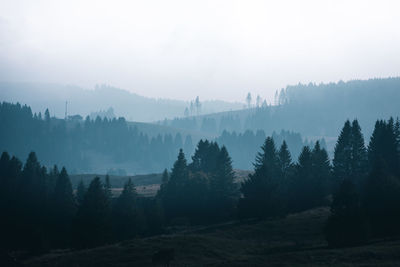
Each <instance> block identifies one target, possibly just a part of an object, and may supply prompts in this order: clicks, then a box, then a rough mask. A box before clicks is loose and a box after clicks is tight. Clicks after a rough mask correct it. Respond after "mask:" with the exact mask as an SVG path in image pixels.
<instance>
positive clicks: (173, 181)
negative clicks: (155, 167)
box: [159, 149, 189, 219]
mask: <svg viewBox="0 0 400 267" xmlns="http://www.w3.org/2000/svg"><path fill="white" fill-rule="evenodd" d="M188 178H189V172H188V168H187V162H186V158H185V154H184V153H183V150H182V149H180V150H179V154H178V158H177V160H176V161H175V163H174V166H173V168H172V171H171V175H170V178H169V181H168V184H167V185H166V186H165V187H163V190H164V188H165V192H163V193H162V195H161V197H162V203H163V207H164V211H165V215H166V217H167V219H171V218H174V217H176V216H182V215H183V214H184V207H183V205H184V204H185V203H183V202H182V200H183V198H184V194H185V192H184V187H185V185H186V183H187V181H188ZM160 194H161V193H160ZM160 194H159V195H160Z"/></svg>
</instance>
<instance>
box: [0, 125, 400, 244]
mask: <svg viewBox="0 0 400 267" xmlns="http://www.w3.org/2000/svg"><path fill="white" fill-rule="evenodd" d="M399 163H400V123H399V120H398V119H397V121H394V120H393V119H389V120H388V121H383V120H379V121H377V122H376V124H375V128H374V132H373V134H372V136H371V139H370V142H369V144H368V146H367V147H366V146H365V144H364V137H363V135H362V133H361V128H360V125H359V124H358V121H357V120H354V121H352V122H350V121H346V122H345V124H344V127H343V129H342V131H341V133H340V135H339V138H338V140H337V144H336V147H335V153H334V158H333V161H332V164H331V162H330V160H329V158H328V155H327V152H326V151H325V149H324V148H322V147H321V145H320V143H319V142H316V143H315V144H314V145H313V147H311V148H310V147H309V146H304V147H303V149H302V151H301V153H300V155H299V157H298V160H297V162H296V163H294V162H293V160H292V157H291V154H290V152H289V149H288V146H287V144H286V142H285V141H284V142H283V143H282V144H281V146H279V148H277V147H276V145H275V142H274V139H273V138H272V137H266V139H265V141H264V144H263V145H262V147H261V151H260V152H259V153H258V155H257V157H256V159H255V162H254V172H253V173H251V174H250V175H249V176H248V178H247V179H245V180H244V181H242V182H240V183H238V182H237V181H235V179H236V178H235V176H234V172H233V170H232V160H231V158H230V156H229V154H228V151H227V149H226V147H224V146H222V147H220V146H219V145H218V144H217V143H216V142H210V141H207V140H205V141H203V140H201V141H200V142H199V143H198V144H197V147H196V150H195V152H194V154H193V156H192V158H191V162H190V163H188V162H187V160H186V158H185V154H184V152H183V150H182V149H181V150H180V151H179V153H178V157H177V160H176V161H175V163H174V164H173V167H172V169H171V171H170V172H168V170H165V171H164V173H163V178H162V184H161V186H160V189H159V191H158V193H157V195H156V196H155V197H153V198H142V197H139V196H138V195H137V193H136V190H135V186H134V185H133V183H132V182H131V181H130V180H128V181H127V183H126V184H125V185H124V189H123V191H122V193H121V194H120V195H119V196H118V197H114V196H113V195H112V192H111V187H112V186H111V181H110V180H109V178H105V180H104V181H101V180H100V178H98V177H96V178H94V179H93V180H92V182H91V183H90V185H89V186H88V187H87V188H86V186H85V185H84V184H83V183H80V184H79V186H78V187H77V189H76V190H75V191H74V190H73V189H72V186H71V182H70V179H69V177H68V174H67V171H66V169H65V168H62V169H61V171H59V170H58V168H57V167H56V166H55V167H53V168H52V169H50V170H48V169H47V168H46V167H44V166H42V165H41V164H40V163H39V162H38V160H37V158H36V155H35V153H33V152H32V153H30V154H29V156H28V159H27V160H26V163H25V164H22V163H21V161H20V160H18V159H17V158H16V157H10V156H9V154H8V153H7V152H4V153H3V154H2V156H1V158H0V190H1V192H0V212H1V213H2V214H3V215H5V216H4V219H3V220H2V224H3V226H2V227H1V228H0V231H2V233H1V234H2V237H4V238H2V242H1V246H2V247H3V248H6V249H27V250H32V251H37V250H43V249H47V248H54V247H56V248H58V247H60V248H61V247H76V248H84V247H93V246H97V245H101V244H106V243H110V242H115V241H118V240H123V239H128V238H133V237H137V236H146V235H151V234H156V233H161V232H163V231H165V230H166V229H168V227H169V226H177V225H193V224H208V223H215V222H220V221H227V220H231V219H236V218H239V219H244V218H258V219H265V218H271V217H281V216H285V215H287V214H289V213H293V212H299V211H304V210H307V209H311V208H314V207H318V206H326V205H331V211H332V212H331V216H330V218H329V219H328V221H327V224H326V228H325V234H326V238H327V241H328V243H329V245H331V246H346V245H354V244H359V243H363V242H366V241H367V240H369V239H370V238H380V237H387V236H393V235H396V234H399V230H398V227H397V226H398V223H399V222H400V210H399V207H400V205H399V204H400V197H399V196H400V181H399V180H400V164H399ZM331 196H332V200H331V199H330V198H331Z"/></svg>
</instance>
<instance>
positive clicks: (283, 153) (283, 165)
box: [278, 140, 292, 180]
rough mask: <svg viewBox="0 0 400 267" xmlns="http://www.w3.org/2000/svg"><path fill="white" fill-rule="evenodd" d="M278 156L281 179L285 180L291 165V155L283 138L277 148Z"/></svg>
mask: <svg viewBox="0 0 400 267" xmlns="http://www.w3.org/2000/svg"><path fill="white" fill-rule="evenodd" d="M278 158H279V171H280V173H281V177H282V179H283V180H286V179H287V177H288V175H289V172H290V169H291V167H292V157H291V155H290V152H289V149H288V146H287V144H286V141H285V140H284V141H283V143H282V145H281V147H280V149H279V152H278Z"/></svg>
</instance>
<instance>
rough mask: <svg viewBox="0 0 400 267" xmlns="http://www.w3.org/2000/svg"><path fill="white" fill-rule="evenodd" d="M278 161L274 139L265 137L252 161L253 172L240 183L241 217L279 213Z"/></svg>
mask: <svg viewBox="0 0 400 267" xmlns="http://www.w3.org/2000/svg"><path fill="white" fill-rule="evenodd" d="M278 174H279V161H278V155H277V152H276V148H275V144H274V141H273V139H272V138H271V137H267V139H266V140H265V142H264V144H263V146H262V147H261V152H259V153H258V154H257V157H256V162H255V163H254V174H250V175H249V178H248V179H247V180H245V181H244V182H243V183H242V187H241V192H242V194H243V198H242V199H240V202H239V213H240V215H241V216H242V217H258V218H265V217H270V216H276V215H278V214H279V213H280V210H281V207H280V204H281V203H279V202H281V201H280V199H279V191H278V190H279V183H278Z"/></svg>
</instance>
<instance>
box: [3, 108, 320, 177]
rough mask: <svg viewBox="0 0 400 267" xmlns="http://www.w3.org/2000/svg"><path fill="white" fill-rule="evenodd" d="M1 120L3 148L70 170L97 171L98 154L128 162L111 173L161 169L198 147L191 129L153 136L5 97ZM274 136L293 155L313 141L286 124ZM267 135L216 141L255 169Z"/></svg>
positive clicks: (238, 162) (229, 135)
mask: <svg viewBox="0 0 400 267" xmlns="http://www.w3.org/2000/svg"><path fill="white" fill-rule="evenodd" d="M0 123H1V125H2V126H3V129H4V130H3V131H1V132H0V149H1V150H3V151H4V150H6V151H8V152H10V153H12V154H13V155H17V156H18V157H20V158H21V157H24V156H25V155H27V154H28V153H29V152H30V151H35V152H36V153H37V155H38V156H39V157H40V158H41V160H42V163H43V164H44V165H46V166H52V165H53V164H57V165H60V166H61V165H62V166H66V167H67V168H68V170H69V172H70V173H93V172H96V171H97V172H98V170H99V169H101V168H104V167H103V166H104V163H102V162H99V160H98V159H99V158H102V159H103V158H106V159H103V161H107V163H110V164H115V166H120V165H122V164H123V165H124V167H115V168H112V167H110V168H109V169H107V170H103V169H101V171H102V172H106V171H107V172H108V173H109V174H124V173H125V174H126V173H127V172H129V173H132V172H135V173H150V172H161V171H162V170H163V169H164V168H166V167H168V166H171V165H172V164H173V162H174V160H175V155H176V153H178V151H179V149H180V148H182V149H183V152H184V153H185V154H187V155H191V154H192V153H193V152H194V149H195V147H194V145H195V144H194V143H193V142H194V140H192V137H191V135H186V136H182V135H181V134H180V133H177V134H176V135H175V136H173V135H171V134H164V135H161V134H159V135H157V136H155V137H151V138H150V137H149V136H148V135H146V134H144V133H142V132H140V131H139V130H138V128H137V127H131V126H130V125H129V123H128V122H127V121H125V119H124V118H112V119H109V118H107V117H104V118H101V117H99V116H98V117H96V118H95V119H91V118H90V117H87V118H86V119H85V120H83V121H81V120H78V121H75V120H73V119H71V120H64V119H56V118H54V117H51V114H50V112H49V111H48V110H46V111H45V113H44V115H43V116H42V114H41V113H38V114H36V113H35V114H33V113H32V110H31V109H30V107H28V106H26V105H24V106H23V105H20V104H10V103H6V102H3V103H1V104H0ZM221 123H222V122H221ZM228 126H229V121H227V124H224V127H227V129H228V128H229V127H228ZM204 127H206V126H204ZM206 128H207V127H206ZM272 136H273V138H274V140H275V141H276V143H277V144H281V143H282V142H283V140H286V142H287V144H288V145H289V147H290V152H291V153H292V155H293V156H294V157H297V156H298V155H299V154H300V152H301V148H302V146H304V145H308V144H309V143H308V142H306V141H304V142H303V140H302V137H301V135H300V134H298V133H294V132H289V131H283V130H282V131H281V132H279V133H275V132H273V133H272ZM265 137H266V133H265V132H264V131H263V130H259V131H256V132H253V131H245V132H244V133H236V132H235V131H233V132H229V131H223V132H222V134H221V135H220V136H219V137H217V138H215V141H216V142H217V143H218V144H219V145H221V146H223V145H224V146H226V147H227V148H228V149H229V151H230V154H231V156H232V160H233V164H234V168H240V169H246V170H250V169H251V168H252V165H251V161H252V159H253V158H254V155H255V154H256V153H257V149H258V147H259V146H260V145H261V144H262V143H263V140H264V139H265ZM322 142H323V143H321V145H322V146H323V147H324V146H325V145H324V141H322ZM125 166H128V167H125ZM124 168H126V169H124Z"/></svg>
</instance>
